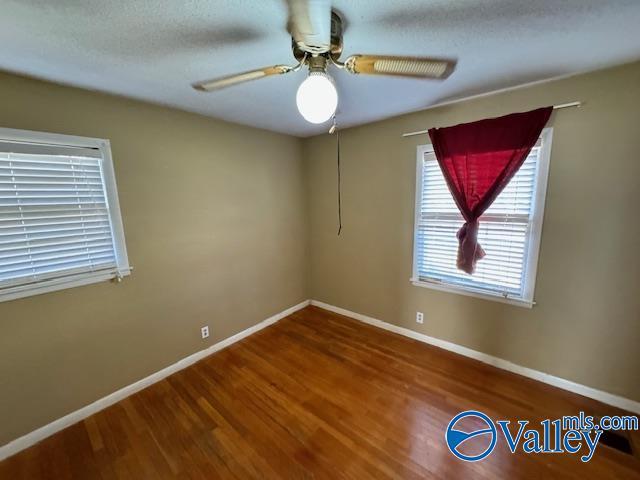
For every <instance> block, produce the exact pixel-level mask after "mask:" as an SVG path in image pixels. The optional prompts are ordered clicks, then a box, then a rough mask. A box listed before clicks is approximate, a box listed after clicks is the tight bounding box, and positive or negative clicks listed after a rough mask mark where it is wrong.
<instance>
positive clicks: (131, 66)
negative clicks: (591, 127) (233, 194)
mask: <svg viewBox="0 0 640 480" xmlns="http://www.w3.org/2000/svg"><path fill="white" fill-rule="evenodd" d="M333 4H334V8H337V9H338V10H339V11H340V12H341V13H342V14H343V16H344V18H345V21H346V24H347V26H346V31H345V35H344V37H345V54H346V55H349V54H353V53H376V54H405V55H435V56H445V57H455V58H458V61H459V63H458V69H457V70H456V71H455V72H454V74H453V75H452V76H451V77H450V78H449V79H448V80H446V81H444V82H435V81H421V80H410V79H398V78H387V77H366V76H350V75H348V74H347V73H346V72H342V71H337V70H335V69H334V70H333V75H334V78H335V79H336V82H337V85H338V92H339V95H340V105H339V107H338V109H339V110H338V111H339V114H338V118H339V121H340V123H341V124H342V125H344V126H350V125H356V124H360V123H366V122H369V121H372V120H377V119H381V118H384V117H389V116H392V115H396V114H399V113H403V112H407V111H411V110H418V109H421V108H425V107H427V106H429V105H433V104H435V103H439V102H442V101H446V100H452V99H456V98H461V97H466V96H469V95H473V94H478V93H484V92H488V91H492V90H496V89H500V88H505V87H510V86H515V85H519V84H523V83H527V82H531V81H534V80H541V79H546V78H552V77H556V76H561V75H566V74H569V73H574V72H581V71H586V70H595V69H598V68H602V67H605V66H609V65H614V64H619V63H624V62H627V61H631V60H635V59H638V58H640V34H638V25H640V1H639V0H562V1H559V0H455V1H454V0H422V1H421V0H395V1H391V0H386V1H383V0H335V1H334V3H333ZM0 11H1V15H0V45H2V47H1V48H0V69H5V70H9V71H13V72H19V73H24V74H28V75H33V76H37V77H40V78H44V79H47V80H52V81H55V82H60V83H65V84H70V85H76V86H80V87H86V88H91V89H95V90H101V91H105V92H110V93H115V94H119V95H124V96H128V97H133V98H138V99H142V100H147V101H150V102H155V103H161V104H167V105H172V106H175V107H178V108H181V109H184V110H189V111H193V112H198V113H201V114H204V115H208V116H212V117H217V118H222V119H225V120H230V121H234V122H238V123H243V124H247V125H253V126H256V127H261V128H266V129H269V130H275V131H279V132H284V133H288V134H293V135H299V136H308V135H312V134H316V133H321V132H324V131H326V128H327V127H326V126H317V125H311V124H308V123H306V122H305V121H304V120H303V119H302V117H301V116H300V115H299V113H298V111H297V109H296V106H295V91H296V88H297V86H298V85H299V83H300V82H301V81H302V79H303V78H304V75H305V74H304V72H303V71H300V72H297V73H295V74H289V75H284V76H277V77H270V78H268V79H263V80H260V81H256V82H251V83H247V84H243V85H239V86H236V87H232V88H229V89H226V90H221V91H219V92H215V93H201V92H196V91H194V90H192V89H191V87H190V83H191V82H193V81H197V80H203V79H207V78H210V77H215V76H218V75H226V74H230V73H235V72H239V71H243V70H248V69H252V68H257V67H262V66H267V65H273V64H277V63H295V62H293V58H292V55H291V49H290V37H289V36H288V34H287V32H286V30H285V23H286V18H287V10H286V4H285V1H284V0H232V1H220V0H200V1H196V0H191V1H184V0H183V1H176V0H0ZM568 100H572V99H568Z"/></svg>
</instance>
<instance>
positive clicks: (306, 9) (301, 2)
mask: <svg viewBox="0 0 640 480" xmlns="http://www.w3.org/2000/svg"><path fill="white" fill-rule="evenodd" d="M287 4H288V6H289V21H288V23H287V30H288V31H289V33H290V34H291V36H292V37H293V40H294V41H295V42H296V45H297V46H298V47H299V48H300V49H301V50H302V51H305V52H311V53H324V52H328V51H329V48H330V47H331V1H330V0H287Z"/></svg>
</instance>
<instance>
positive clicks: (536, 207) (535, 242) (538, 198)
mask: <svg viewBox="0 0 640 480" xmlns="http://www.w3.org/2000/svg"><path fill="white" fill-rule="evenodd" d="M540 138H541V140H542V146H541V149H540V155H539V157H538V163H537V173H536V178H535V185H534V192H535V196H534V198H533V203H532V215H531V222H530V224H529V225H530V227H529V228H530V232H529V235H528V246H527V254H526V265H527V268H526V276H525V281H524V289H523V295H522V297H511V296H504V295H500V294H498V293H492V292H489V291H486V290H483V289H479V288H478V289H476V288H473V287H465V286H461V285H457V284H455V283H447V282H441V281H437V280H432V281H431V280H429V281H427V280H421V279H420V278H419V276H418V252H417V248H418V227H419V224H420V200H421V198H422V170H423V169H422V161H423V159H424V155H425V153H432V152H433V145H431V144H425V145H418V147H417V149H416V190H415V204H414V208H415V211H414V226H413V268H412V276H411V278H410V279H409V281H410V282H411V284H412V285H414V286H417V287H425V288H430V289H433V290H439V291H443V292H450V293H457V294H460V295H467V296H471V297H476V298H482V299H486V300H493V301H496V302H502V303H507V304H510V305H517V306H520V307H525V308H531V307H533V305H535V303H536V302H535V301H534V298H535V297H534V294H535V285H536V278H537V273H538V258H539V255H540V244H541V240H542V224H543V221H544V204H545V199H546V195H547V183H548V179H549V163H550V160H551V144H552V141H553V128H552V127H548V128H545V129H544V130H542V133H541V134H540Z"/></svg>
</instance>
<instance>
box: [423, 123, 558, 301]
mask: <svg viewBox="0 0 640 480" xmlns="http://www.w3.org/2000/svg"><path fill="white" fill-rule="evenodd" d="M550 147H551V129H545V131H544V132H543V134H542V136H541V137H540V139H539V141H538V142H537V144H536V146H535V147H534V148H533V149H532V150H531V153H530V154H529V156H528V157H527V159H526V160H525V162H524V163H523V165H522V167H520V169H519V170H518V172H517V173H516V175H515V176H514V177H513V178H512V179H511V181H510V182H509V184H508V185H507V186H506V187H505V189H504V190H503V191H502V193H501V194H500V195H499V196H498V198H497V199H496V200H495V201H494V203H493V204H492V205H491V206H490V207H489V208H488V209H487V211H486V212H485V213H484V215H483V216H482V217H481V218H480V229H479V233H478V241H479V243H480V245H481V246H482V248H483V249H484V250H485V252H486V256H485V257H484V258H483V259H481V260H479V261H478V263H477V264H476V271H475V273H474V274H473V275H469V274H467V273H465V272H463V271H461V270H458V269H457V267H456V258H457V251H458V239H457V238H456V232H457V231H458V230H459V229H460V227H461V226H462V224H463V223H464V220H463V218H462V215H461V214H460V211H459V210H458V208H457V206H456V204H455V202H454V200H453V197H452V196H451V193H450V192H449V189H448V188H447V185H446V182H445V179H444V176H443V175H442V171H441V169H440V166H439V165H438V162H437V160H436V157H435V154H434V152H433V148H432V146H431V145H423V146H420V147H418V168H417V176H418V177H417V178H418V181H417V185H416V187H417V188H416V192H417V193H416V227H415V241H414V243H415V251H414V276H413V281H414V283H416V284H419V285H421V286H432V287H434V288H438V289H441V290H451V291H458V292H462V293H468V294H475V295H479V296H489V297H491V298H501V299H506V300H508V301H510V303H516V304H525V305H527V306H531V305H532V304H533V289H534V286H535V273H536V264H537V256H538V249H539V244H540V233H541V228H542V215H543V210H544V196H545V191H546V181H547V173H548V163H549V153H550Z"/></svg>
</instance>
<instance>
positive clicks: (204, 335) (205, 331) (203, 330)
mask: <svg viewBox="0 0 640 480" xmlns="http://www.w3.org/2000/svg"><path fill="white" fill-rule="evenodd" d="M200 335H202V338H207V337H208V336H209V327H208V326H205V327H202V328H201V329H200Z"/></svg>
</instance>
